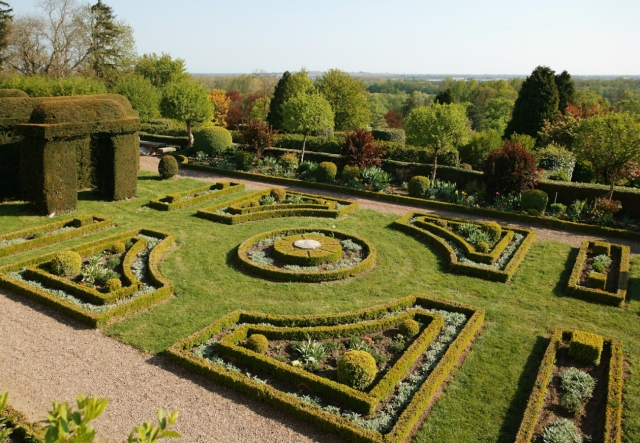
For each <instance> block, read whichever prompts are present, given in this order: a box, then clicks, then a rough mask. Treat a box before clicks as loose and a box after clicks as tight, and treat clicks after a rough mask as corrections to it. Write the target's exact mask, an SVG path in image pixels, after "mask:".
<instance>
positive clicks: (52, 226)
mask: <svg viewBox="0 0 640 443" xmlns="http://www.w3.org/2000/svg"><path fill="white" fill-rule="evenodd" d="M67 225H73V226H75V229H72V230H69V231H63V232H59V233H56V234H51V235H46V233H47V232H51V231H55V230H58V229H61V228H64V227H66V226H67ZM114 227H115V222H114V221H113V219H112V218H107V217H102V216H98V215H83V216H79V217H72V218H65V219H62V220H58V221H56V222H53V223H48V224H46V225H40V226H34V227H32V228H28V229H22V230H20V231H13V232H8V233H6V234H2V235H0V242H2V241H5V240H17V239H20V238H25V237H28V236H30V235H32V234H35V233H39V232H42V233H44V234H45V235H44V236H42V237H39V238H33V239H31V240H26V241H23V242H19V243H13V244H9V245H7V246H4V247H0V257H5V256H7V255H12V254H16V253H18V252H23V251H29V250H31V249H38V248H42V247H44V246H49V245H52V244H54V243H59V242H63V241H66V240H71V239H73V238H78V237H84V236H85V235H89V234H93V233H94V232H98V231H101V230H103V229H109V228H114Z"/></svg>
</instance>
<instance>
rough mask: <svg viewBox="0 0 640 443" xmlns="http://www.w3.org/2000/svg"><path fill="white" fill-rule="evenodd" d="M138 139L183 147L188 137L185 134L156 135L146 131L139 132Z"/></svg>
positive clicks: (187, 141)
mask: <svg viewBox="0 0 640 443" xmlns="http://www.w3.org/2000/svg"><path fill="white" fill-rule="evenodd" d="M140 140H141V141H146V142H154V143H165V144H167V145H175V146H180V147H184V146H187V144H188V143H189V137H186V136H172V135H157V134H149V133H147V132H140Z"/></svg>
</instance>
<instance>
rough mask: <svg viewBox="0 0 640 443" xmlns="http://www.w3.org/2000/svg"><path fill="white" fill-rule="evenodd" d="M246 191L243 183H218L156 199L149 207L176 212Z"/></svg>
mask: <svg viewBox="0 0 640 443" xmlns="http://www.w3.org/2000/svg"><path fill="white" fill-rule="evenodd" d="M243 189H244V184H242V183H232V182H218V183H215V184H213V185H206V186H201V187H199V188H195V189H189V190H188V191H184V192H176V193H173V194H167V196H165V197H163V198H161V199H154V200H151V201H150V202H149V207H151V208H153V209H157V210H158V211H175V210H176V209H182V208H186V207H187V206H193V205H197V204H200V203H202V202H206V201H209V200H213V199H216V198H219V197H222V196H224V195H229V194H232V193H234V192H238V191H241V190H243ZM207 191H214V192H209V193H208V194H203V195H197V196H195V197H191V198H189V199H187V200H183V198H184V197H190V196H193V195H196V194H199V193H201V192H207Z"/></svg>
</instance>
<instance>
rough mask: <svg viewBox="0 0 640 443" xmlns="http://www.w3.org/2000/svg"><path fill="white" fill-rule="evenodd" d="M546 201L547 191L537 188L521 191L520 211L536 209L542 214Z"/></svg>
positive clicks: (547, 199)
mask: <svg viewBox="0 0 640 443" xmlns="http://www.w3.org/2000/svg"><path fill="white" fill-rule="evenodd" d="M548 202H549V196H548V195H547V193H546V192H544V191H541V190H539V189H529V190H527V191H523V192H522V195H521V197H520V207H521V208H522V211H524V212H527V213H528V212H529V211H530V210H532V209H533V210H535V211H537V212H538V214H539V215H542V214H544V211H545V210H546V209H547V203H548Z"/></svg>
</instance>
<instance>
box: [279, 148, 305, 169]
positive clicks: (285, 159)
mask: <svg viewBox="0 0 640 443" xmlns="http://www.w3.org/2000/svg"><path fill="white" fill-rule="evenodd" d="M278 163H280V166H282V168H283V169H287V170H290V169H298V165H299V164H300V162H299V161H298V156H297V155H296V154H293V153H291V152H287V153H286V154H283V155H282V156H281V157H280V158H279V159H278Z"/></svg>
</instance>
